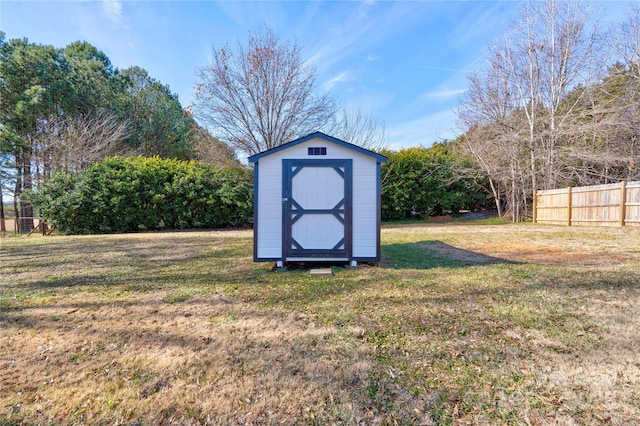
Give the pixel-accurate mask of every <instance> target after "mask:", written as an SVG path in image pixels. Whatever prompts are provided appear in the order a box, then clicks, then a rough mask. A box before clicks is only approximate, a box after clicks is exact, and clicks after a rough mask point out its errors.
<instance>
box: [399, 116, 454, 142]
mask: <svg viewBox="0 0 640 426" xmlns="http://www.w3.org/2000/svg"><path fill="white" fill-rule="evenodd" d="M456 120H457V115H456V112H455V111H454V110H453V109H447V110H443V111H438V112H435V113H432V114H428V115H425V116H422V117H419V118H416V119H413V120H409V121H405V122H402V123H398V124H395V125H393V126H390V127H387V135H388V140H389V147H390V148H391V149H402V148H408V147H411V146H419V145H424V146H431V144H433V143H434V142H438V141H440V140H442V139H450V138H453V137H456V136H457V134H458V132H457V131H456Z"/></svg>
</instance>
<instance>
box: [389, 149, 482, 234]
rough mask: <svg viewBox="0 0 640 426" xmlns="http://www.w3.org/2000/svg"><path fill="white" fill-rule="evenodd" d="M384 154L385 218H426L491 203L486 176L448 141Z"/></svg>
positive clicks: (472, 209)
mask: <svg viewBox="0 0 640 426" xmlns="http://www.w3.org/2000/svg"><path fill="white" fill-rule="evenodd" d="M384 154H385V155H386V156H387V162H386V163H385V164H384V165H383V167H382V220H385V221H393V220H405V219H418V218H420V219H424V218H426V217H427V216H435V215H441V214H443V213H453V214H455V213H458V212H460V211H461V210H471V211H475V210H481V209H484V208H489V207H490V206H491V198H489V197H488V193H487V191H486V189H485V188H484V187H483V184H486V178H484V177H483V175H482V173H480V171H474V169H473V168H472V167H471V165H470V164H465V163H464V162H465V160H464V159H461V158H459V157H456V156H455V155H453V154H451V153H450V152H449V144H447V143H437V144H434V145H433V146H432V147H429V148H423V147H415V148H406V149H403V150H400V151H391V152H385V153H384ZM463 170H464V172H462V171H463Z"/></svg>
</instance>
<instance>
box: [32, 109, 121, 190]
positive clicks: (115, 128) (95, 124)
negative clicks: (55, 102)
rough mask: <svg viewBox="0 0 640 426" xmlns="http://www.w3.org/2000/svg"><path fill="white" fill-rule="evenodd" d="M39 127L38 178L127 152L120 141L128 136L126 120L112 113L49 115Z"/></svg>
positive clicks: (36, 153) (72, 170) (37, 146)
mask: <svg viewBox="0 0 640 426" xmlns="http://www.w3.org/2000/svg"><path fill="white" fill-rule="evenodd" d="M39 127H40V129H39V132H38V133H37V134H36V136H35V139H36V140H34V141H33V143H32V146H34V147H35V152H34V157H35V165H36V167H37V169H38V172H39V173H37V176H38V178H44V179H46V178H49V177H50V176H51V173H52V172H57V171H62V172H67V173H78V172H81V171H83V170H85V169H86V168H87V167H89V166H90V165H91V164H93V163H95V162H96V161H99V160H101V159H103V158H104V157H107V156H109V155H116V154H125V151H124V149H123V148H122V145H121V144H120V142H122V141H123V140H124V139H126V137H127V122H123V121H120V120H118V119H117V118H116V117H115V116H114V115H113V114H111V113H109V112H105V111H98V112H96V113H94V114H91V115H85V116H83V117H79V118H62V117H50V118H49V119H47V120H43V121H42V123H40V125H39Z"/></svg>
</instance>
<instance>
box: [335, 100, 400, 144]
mask: <svg viewBox="0 0 640 426" xmlns="http://www.w3.org/2000/svg"><path fill="white" fill-rule="evenodd" d="M332 134H333V135H335V136H336V137H337V138H339V139H342V140H344V141H346V142H349V143H352V144H354V145H358V146H361V147H363V148H366V149H370V150H373V151H379V150H381V149H384V148H385V147H386V146H387V144H388V143H387V138H386V134H385V126H384V123H383V122H381V121H380V120H379V119H378V118H376V117H375V116H374V115H373V114H372V113H371V112H367V111H366V110H365V109H364V108H363V107H362V106H360V105H357V106H354V105H344V106H343V107H342V109H341V110H340V112H339V114H338V117H337V121H336V123H335V125H334V128H333V129H332Z"/></svg>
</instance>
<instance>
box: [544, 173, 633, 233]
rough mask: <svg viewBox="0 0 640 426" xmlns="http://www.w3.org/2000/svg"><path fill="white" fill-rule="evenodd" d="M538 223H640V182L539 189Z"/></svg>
mask: <svg viewBox="0 0 640 426" xmlns="http://www.w3.org/2000/svg"><path fill="white" fill-rule="evenodd" d="M535 198H536V202H535V210H536V211H535V214H534V218H535V219H534V221H535V222H536V223H548V224H560V223H565V224H567V225H569V226H571V225H578V226H580V225H582V226H625V225H626V226H639V225H640V181H637V182H621V183H613V184H606V185H593V186H582V187H575V188H572V187H569V188H559V189H553V190H544V191H536V194H535Z"/></svg>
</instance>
